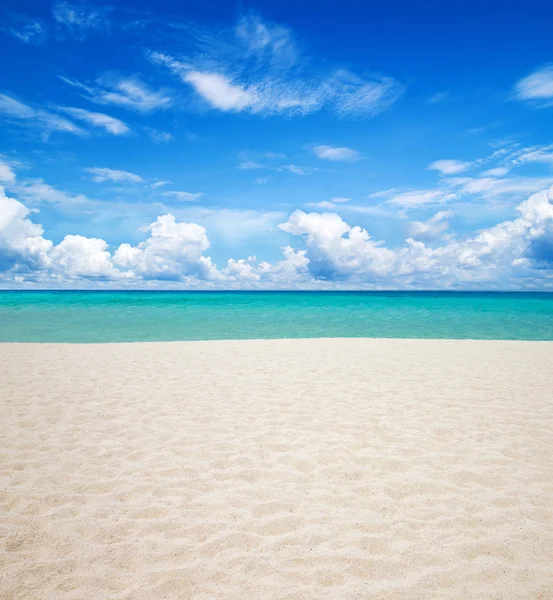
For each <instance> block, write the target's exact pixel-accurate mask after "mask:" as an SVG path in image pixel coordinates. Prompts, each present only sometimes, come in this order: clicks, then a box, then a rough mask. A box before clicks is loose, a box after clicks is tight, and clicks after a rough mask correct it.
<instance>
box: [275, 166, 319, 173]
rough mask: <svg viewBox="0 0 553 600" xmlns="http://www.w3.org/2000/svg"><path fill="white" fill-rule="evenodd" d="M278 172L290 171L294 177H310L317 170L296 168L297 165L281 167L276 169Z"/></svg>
mask: <svg viewBox="0 0 553 600" xmlns="http://www.w3.org/2000/svg"><path fill="white" fill-rule="evenodd" d="M277 170H278V171H290V173H294V175H312V174H313V173H314V172H315V171H317V170H318V169H312V168H309V167H298V165H283V166H282V167H279V168H278V169H277Z"/></svg>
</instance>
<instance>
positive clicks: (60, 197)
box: [11, 179, 91, 205]
mask: <svg viewBox="0 0 553 600" xmlns="http://www.w3.org/2000/svg"><path fill="white" fill-rule="evenodd" d="M11 189H13V190H14V192H15V193H16V194H17V196H18V198H19V199H20V200H23V201H25V202H27V203H29V204H38V203H40V202H46V203H50V204H67V205H76V204H81V205H82V204H88V203H90V202H91V200H89V199H88V198H87V197H86V196H85V195H83V194H70V193H68V192H65V191H63V190H59V189H57V188H55V187H54V186H51V185H49V184H47V183H45V182H44V181H43V180H42V179H28V180H26V181H24V182H21V183H17V184H16V185H12V186H11Z"/></svg>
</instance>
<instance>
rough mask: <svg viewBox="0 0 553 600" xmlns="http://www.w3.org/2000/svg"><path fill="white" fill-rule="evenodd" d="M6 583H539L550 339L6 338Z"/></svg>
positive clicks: (550, 398)
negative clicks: (96, 341)
mask: <svg viewBox="0 0 553 600" xmlns="http://www.w3.org/2000/svg"><path fill="white" fill-rule="evenodd" d="M0 394H1V396H2V401H1V405H0V408H1V417H2V428H1V431H0V450H1V464H0V469H1V470H0V475H1V484H2V485H1V497H0V501H1V503H0V506H1V511H2V516H1V526H0V538H1V540H2V541H1V544H0V598H2V600H7V599H10V600H12V599H22V600H23V599H24V600H30V599H40V600H43V599H48V600H50V599H51V600H66V599H70V598H71V599H76V600H104V599H114V600H115V599H118V600H120V599H132V600H138V599H144V600H146V599H147V600H158V599H171V600H173V599H179V600H181V599H194V600H209V599H225V600H226V599H232V600H242V599H252V600H257V599H277V598H278V599H282V600H284V599H288V600H291V599H298V600H299V599H304V598H305V599H313V600H315V599H317V600H319V599H332V600H333V599H340V600H342V599H353V598H361V599H369V598H374V599H378V600H385V599H398V600H400V599H401V600H415V599H424V600H428V599H440V600H443V599H452V598H458V599H463V600H468V599H475V600H476V599H478V600H481V599H488V600H489V599H504V600H522V599H532V600H535V599H540V598H541V599H543V600H550V599H551V598H553V343H547V342H543V343H539V342H538V343H534V342H462V341H420V340H413V341H406V340H296V341H289V340H275V341H245V342H189V343H172V344H167V343H159V344H117V345H32V344H2V345H0Z"/></svg>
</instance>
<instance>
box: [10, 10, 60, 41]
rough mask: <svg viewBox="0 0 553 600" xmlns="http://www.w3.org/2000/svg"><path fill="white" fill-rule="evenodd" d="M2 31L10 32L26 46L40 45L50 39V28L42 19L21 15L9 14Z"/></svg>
mask: <svg viewBox="0 0 553 600" xmlns="http://www.w3.org/2000/svg"><path fill="white" fill-rule="evenodd" d="M4 18H5V24H4V26H3V27H0V30H1V29H4V30H5V31H8V32H9V33H11V34H12V35H13V36H14V37H16V38H17V39H18V40H20V41H22V42H24V43H25V44H34V45H37V46H38V45H40V44H43V43H44V42H45V41H46V40H47V39H48V28H47V27H46V25H44V23H43V22H42V21H41V20H40V19H36V18H31V17H27V16H25V15H19V14H13V13H11V14H8V15H6V16H5V17H4Z"/></svg>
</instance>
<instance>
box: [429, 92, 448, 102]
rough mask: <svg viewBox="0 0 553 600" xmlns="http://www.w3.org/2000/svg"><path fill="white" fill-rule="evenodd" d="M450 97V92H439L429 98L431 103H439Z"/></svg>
mask: <svg viewBox="0 0 553 600" xmlns="http://www.w3.org/2000/svg"><path fill="white" fill-rule="evenodd" d="M448 98H449V92H438V93H437V94H434V95H433V96H430V98H428V102H430V104H437V103H438V102H443V101H444V100H447V99H448Z"/></svg>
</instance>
